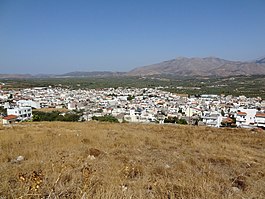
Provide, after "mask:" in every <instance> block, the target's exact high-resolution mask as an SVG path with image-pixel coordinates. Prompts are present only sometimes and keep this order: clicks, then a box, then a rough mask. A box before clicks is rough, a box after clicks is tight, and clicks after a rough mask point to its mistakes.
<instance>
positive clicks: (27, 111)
mask: <svg viewBox="0 0 265 199" xmlns="http://www.w3.org/2000/svg"><path fill="white" fill-rule="evenodd" d="M7 115H15V116H17V119H18V120H22V121H23V120H30V119H31V118H32V108H31V107H14V108H8V109H7Z"/></svg>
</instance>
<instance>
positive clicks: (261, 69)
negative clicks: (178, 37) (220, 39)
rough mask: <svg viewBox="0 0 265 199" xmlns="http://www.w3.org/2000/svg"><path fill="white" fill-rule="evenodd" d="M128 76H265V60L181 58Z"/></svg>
mask: <svg viewBox="0 0 265 199" xmlns="http://www.w3.org/2000/svg"><path fill="white" fill-rule="evenodd" d="M127 74H128V75H136V76H142V75H161V74H171V75H176V76H237V75H257V74H265V63H264V60H259V61H256V62H240V61H228V60H224V59H220V58H215V57H206V58H186V57H179V58H176V59H172V60H169V61H164V62H161V63H158V64H153V65H149V66H144V67H139V68H136V69H133V70H132V71H130V72H128V73H127Z"/></svg>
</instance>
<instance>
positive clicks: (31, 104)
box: [17, 100, 41, 108]
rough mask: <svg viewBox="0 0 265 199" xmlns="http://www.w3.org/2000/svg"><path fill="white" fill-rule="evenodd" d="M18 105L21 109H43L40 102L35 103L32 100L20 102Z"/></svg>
mask: <svg viewBox="0 0 265 199" xmlns="http://www.w3.org/2000/svg"><path fill="white" fill-rule="evenodd" d="M17 105H18V106H19V107H32V108H41V107H40V103H39V102H35V101H32V100H18V101H17Z"/></svg>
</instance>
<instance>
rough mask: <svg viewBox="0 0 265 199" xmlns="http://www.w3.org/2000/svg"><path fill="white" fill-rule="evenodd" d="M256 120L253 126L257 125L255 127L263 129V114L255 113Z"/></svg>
mask: <svg viewBox="0 0 265 199" xmlns="http://www.w3.org/2000/svg"><path fill="white" fill-rule="evenodd" d="M255 117H256V119H255V125H257V127H261V128H263V129H264V128H265V113H257V114H256V115H255Z"/></svg>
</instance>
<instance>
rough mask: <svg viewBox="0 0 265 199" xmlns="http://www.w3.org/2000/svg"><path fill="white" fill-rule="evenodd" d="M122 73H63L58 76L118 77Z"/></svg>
mask: <svg viewBox="0 0 265 199" xmlns="http://www.w3.org/2000/svg"><path fill="white" fill-rule="evenodd" d="M123 74H124V73H123V72H111V71H92V72H82V71H75V72H70V73H65V74H62V75H59V76H61V77H110V76H120V75H123Z"/></svg>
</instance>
